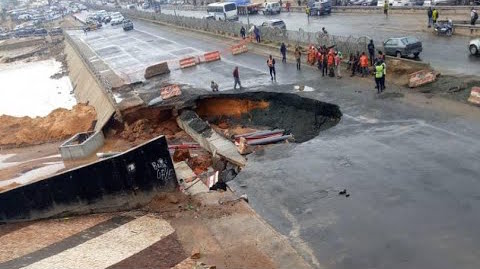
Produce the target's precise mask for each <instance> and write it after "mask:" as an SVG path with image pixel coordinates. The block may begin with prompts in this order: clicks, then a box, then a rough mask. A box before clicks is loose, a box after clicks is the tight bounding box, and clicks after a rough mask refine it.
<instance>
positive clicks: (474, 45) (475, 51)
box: [468, 38, 480, 55]
mask: <svg viewBox="0 0 480 269" xmlns="http://www.w3.org/2000/svg"><path fill="white" fill-rule="evenodd" d="M468 50H469V51H470V54H472V55H479V54H480V38H476V39H473V40H470V43H469V45H468Z"/></svg>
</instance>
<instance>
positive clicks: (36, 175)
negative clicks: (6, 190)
mask: <svg viewBox="0 0 480 269" xmlns="http://www.w3.org/2000/svg"><path fill="white" fill-rule="evenodd" d="M44 165H45V166H43V167H40V168H37V169H33V170H30V171H28V172H26V173H24V174H22V175H20V176H18V177H15V178H12V179H8V180H2V181H0V188H2V187H5V186H8V185H12V184H13V185H24V184H28V183H30V182H33V181H35V180H38V179H41V178H42V177H45V176H49V175H53V174H55V173H56V172H58V171H60V170H61V169H63V168H65V166H64V164H63V162H46V163H44Z"/></svg>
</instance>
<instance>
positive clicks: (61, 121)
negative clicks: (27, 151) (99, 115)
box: [0, 104, 96, 147]
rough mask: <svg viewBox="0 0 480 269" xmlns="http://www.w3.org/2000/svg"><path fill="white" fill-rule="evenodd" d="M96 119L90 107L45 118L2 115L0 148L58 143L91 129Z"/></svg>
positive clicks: (65, 111)
mask: <svg viewBox="0 0 480 269" xmlns="http://www.w3.org/2000/svg"><path fill="white" fill-rule="evenodd" d="M95 117H96V113H95V109H94V108H93V107H91V106H87V105H83V104H78V105H76V106H74V107H73V108H72V109H71V110H68V109H64V108H58V109H55V110H53V111H52V112H50V114H48V115H47V116H45V117H37V118H30V117H12V116H6V115H2V116H0V146H6V147H9V146H12V147H13V146H17V147H18V146H28V145H37V144H42V143H46V142H52V141H59V140H63V139H66V138H69V137H71V136H72V135H74V134H76V133H79V132H85V131H88V130H91V129H92V126H93V124H94V121H95Z"/></svg>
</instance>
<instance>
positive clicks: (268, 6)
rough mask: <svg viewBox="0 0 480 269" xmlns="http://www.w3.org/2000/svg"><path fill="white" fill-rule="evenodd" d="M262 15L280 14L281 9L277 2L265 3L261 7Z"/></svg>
mask: <svg viewBox="0 0 480 269" xmlns="http://www.w3.org/2000/svg"><path fill="white" fill-rule="evenodd" d="M262 11H263V15H273V14H280V12H281V11H282V7H281V6H280V3H278V2H266V3H265V4H264V5H263V10H262Z"/></svg>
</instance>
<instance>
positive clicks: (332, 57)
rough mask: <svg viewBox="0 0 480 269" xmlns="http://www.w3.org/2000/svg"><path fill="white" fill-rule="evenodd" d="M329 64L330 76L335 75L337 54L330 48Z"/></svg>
mask: <svg viewBox="0 0 480 269" xmlns="http://www.w3.org/2000/svg"><path fill="white" fill-rule="evenodd" d="M327 64H328V75H329V76H330V77H334V76H335V69H334V67H335V54H334V53H333V50H330V51H329V52H328V55H327Z"/></svg>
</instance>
